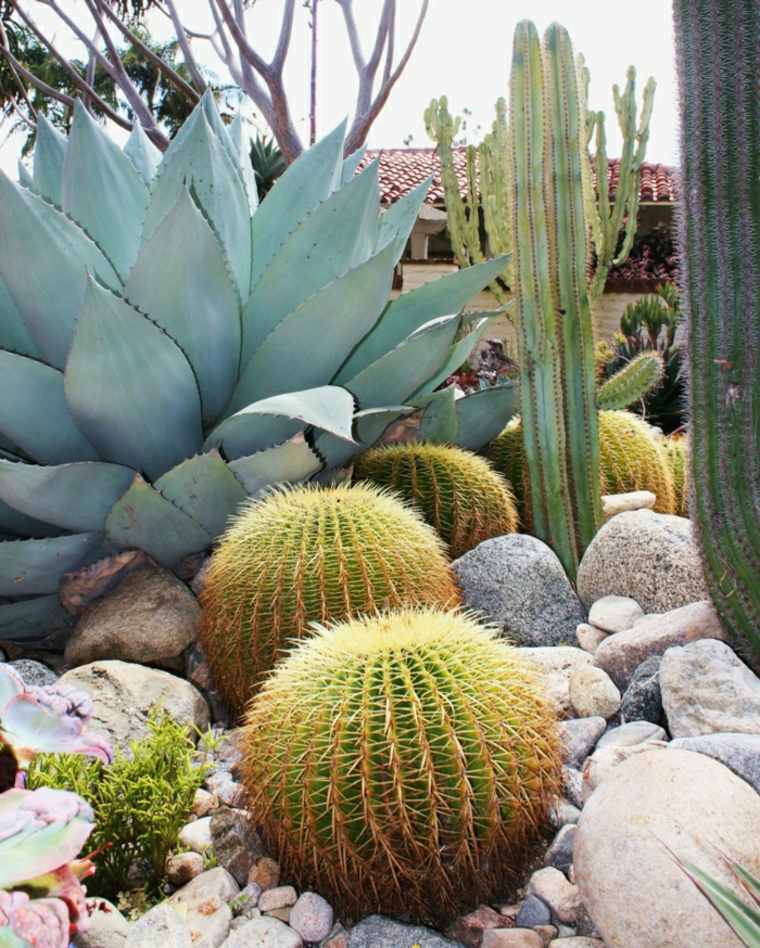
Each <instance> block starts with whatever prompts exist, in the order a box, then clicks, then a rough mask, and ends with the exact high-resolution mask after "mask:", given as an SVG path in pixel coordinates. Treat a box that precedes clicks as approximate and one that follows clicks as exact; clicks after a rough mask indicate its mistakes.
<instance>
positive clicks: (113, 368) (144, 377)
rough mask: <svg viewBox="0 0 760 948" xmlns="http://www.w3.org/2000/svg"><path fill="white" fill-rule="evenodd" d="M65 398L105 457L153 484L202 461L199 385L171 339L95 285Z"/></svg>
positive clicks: (80, 326) (84, 308)
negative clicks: (193, 460) (195, 459)
mask: <svg viewBox="0 0 760 948" xmlns="http://www.w3.org/2000/svg"><path fill="white" fill-rule="evenodd" d="M64 387H65V391H66V399H67V401H68V404H69V407H70V409H71V413H72V415H73V416H74V418H75V420H76V423H77V426H78V427H79V428H80V430H81V431H83V432H84V433H85V435H86V436H87V438H88V440H89V441H91V442H92V444H94V445H95V447H96V448H97V450H98V453H99V454H100V456H101V458H102V459H103V460H106V461H114V462H115V463H117V464H125V465H126V466H127V467H131V468H134V469H135V470H137V471H144V472H145V473H146V474H147V475H148V477H150V478H156V477H160V476H161V474H163V473H164V472H165V471H168V470H169V469H170V468H172V467H174V466H175V465H176V464H179V462H180V461H184V460H185V458H188V457H192V455H193V454H195V453H196V452H197V451H198V449H199V447H200V445H201V441H202V433H201V411H200V398H199V395H198V386H197V384H196V381H195V376H194V375H193V370H192V368H191V366H190V363H189V362H188V361H187V358H186V357H185V355H184V353H183V352H182V351H181V349H180V348H179V347H178V346H177V345H176V343H175V342H173V341H172V340H171V339H170V338H169V336H168V335H167V334H166V333H165V332H163V330H161V329H159V328H158V326H155V325H154V324H153V323H152V322H151V321H150V320H149V319H147V318H146V317H145V316H143V315H142V313H140V312H138V311H137V310H136V309H134V308H133V307H132V306H130V305H129V304H128V303H126V302H125V301H124V300H122V299H120V298H119V297H117V296H115V295H114V294H113V293H110V292H109V291H108V290H105V289H103V287H101V286H99V285H98V284H97V283H96V282H95V281H94V280H91V281H90V285H89V288H88V291H87V297H86V299H85V301H84V305H83V306H82V311H81V314H80V316H79V322H78V323H77V329H76V333H75V335H74V342H73V343H72V346H71V351H70V352H69V358H68V361H67V363H66V372H65V381H64Z"/></svg>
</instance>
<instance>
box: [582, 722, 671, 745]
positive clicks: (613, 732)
mask: <svg viewBox="0 0 760 948" xmlns="http://www.w3.org/2000/svg"><path fill="white" fill-rule="evenodd" d="M667 739H668V735H667V734H666V733H665V731H664V729H663V728H661V727H660V726H659V724H653V723H652V722H650V721H629V722H628V723H627V724H621V725H620V727H611V728H610V729H609V731H607V733H606V734H603V735H602V736H601V737H600V738H599V740H598V741H597V742H596V749H597V750H607V749H609V748H611V747H633V746H634V745H635V744H644V743H646V742H647V741H666V740H667Z"/></svg>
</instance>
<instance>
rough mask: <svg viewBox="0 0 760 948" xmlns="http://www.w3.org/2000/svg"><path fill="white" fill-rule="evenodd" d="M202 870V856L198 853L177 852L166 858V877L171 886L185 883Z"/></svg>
mask: <svg viewBox="0 0 760 948" xmlns="http://www.w3.org/2000/svg"><path fill="white" fill-rule="evenodd" d="M202 872H203V856H201V854H200V853H196V852H190V853H177V854H176V855H173V856H169V858H168V859H167V860H166V878H167V881H168V882H169V883H170V884H171V885H173V886H178V887H179V886H183V885H187V883H188V882H190V880H191V879H195V877H196V876H199V875H200V874H201V873H202Z"/></svg>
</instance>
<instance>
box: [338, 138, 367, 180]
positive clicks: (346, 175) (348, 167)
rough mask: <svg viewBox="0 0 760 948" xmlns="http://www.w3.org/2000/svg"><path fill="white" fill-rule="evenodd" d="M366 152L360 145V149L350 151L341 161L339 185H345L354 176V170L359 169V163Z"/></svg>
mask: <svg viewBox="0 0 760 948" xmlns="http://www.w3.org/2000/svg"><path fill="white" fill-rule="evenodd" d="M366 150H367V149H366V148H365V147H364V146H363V145H362V147H361V148H357V149H356V151H352V152H351V154H350V155H349V156H348V157H347V158H344V159H343V169H342V171H341V176H340V180H341V184H346V182H348V181H350V180H351V178H353V176H354V175H355V174H356V169H357V168H358V167H359V163H360V162H361V160H362V158H363V157H364V152H365V151H366Z"/></svg>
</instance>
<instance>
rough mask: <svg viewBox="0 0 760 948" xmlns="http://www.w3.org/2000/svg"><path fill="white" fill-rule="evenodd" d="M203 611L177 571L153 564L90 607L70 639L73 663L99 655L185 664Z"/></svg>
mask: <svg viewBox="0 0 760 948" xmlns="http://www.w3.org/2000/svg"><path fill="white" fill-rule="evenodd" d="M200 616H201V610H200V606H199V605H198V603H197V602H196V599H195V596H193V594H192V593H191V592H190V590H189V589H188V588H187V586H185V584H184V583H182V582H180V581H179V580H178V579H177V578H176V577H175V576H174V575H173V574H172V573H170V572H168V571H167V570H165V569H161V568H160V567H158V566H153V565H152V564H146V565H145V566H142V567H140V568H139V569H136V570H135V571H134V572H132V573H129V574H128V575H126V576H125V577H124V579H122V580H121V582H120V583H119V584H118V585H117V586H116V587H115V588H114V589H113V590H111V591H110V592H108V593H107V594H106V595H105V596H103V598H102V599H96V600H95V602H93V603H92V604H91V605H89V606H88V607H87V609H86V610H85V611H84V613H83V614H82V616H81V617H80V619H79V621H78V622H77V624H76V626H75V627H74V630H73V632H72V633H71V636H70V638H69V640H68V642H67V643H66V650H65V652H64V658H65V661H66V664H67V665H69V666H70V667H72V668H73V667H76V666H78V665H86V664H87V663H88V662H95V661H99V660H100V659H120V660H121V661H125V662H140V663H142V664H145V665H159V666H161V667H163V668H169V669H171V670H172V671H181V670H182V669H183V666H184V662H183V660H182V653H183V652H184V651H185V649H186V648H187V647H188V646H189V645H190V644H191V643H192V642H193V641H194V640H195V639H196V637H197V635H198V628H199V626H200Z"/></svg>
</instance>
